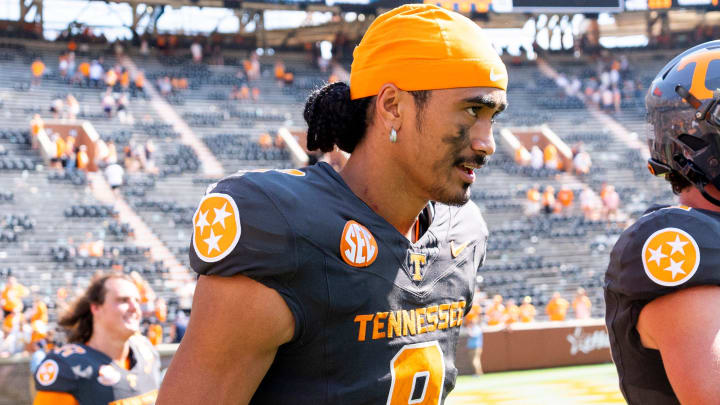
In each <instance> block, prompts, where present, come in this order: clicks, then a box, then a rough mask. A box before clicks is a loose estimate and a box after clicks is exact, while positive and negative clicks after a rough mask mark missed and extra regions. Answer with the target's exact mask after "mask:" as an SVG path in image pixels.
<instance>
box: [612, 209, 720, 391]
mask: <svg viewBox="0 0 720 405" xmlns="http://www.w3.org/2000/svg"><path fill="white" fill-rule="evenodd" d="M718 241H720V214H718V213H715V212H711V211H706V210H698V209H691V208H688V207H684V206H674V207H667V206H663V207H654V208H652V209H650V210H648V211H647V212H646V213H645V215H644V216H642V217H641V218H640V219H638V221H637V222H635V224H633V225H632V226H631V227H630V228H628V229H627V230H625V232H623V234H622V235H621V236H620V238H619V239H618V241H617V243H616V244H615V247H614V248H613V250H612V253H611V255H610V264H609V266H608V270H607V273H606V274H605V305H606V315H605V317H606V323H607V328H608V332H609V336H610V347H611V351H612V356H613V361H614V362H615V366H616V367H617V370H618V374H619V377H620V389H621V391H622V393H623V395H624V396H625V399H626V400H627V402H628V403H629V404H631V405H635V404H653V405H655V404H657V405H665V404H678V403H679V402H678V399H677V397H676V396H675V393H674V392H673V389H672V386H671V385H670V382H669V381H668V378H667V375H666V373H665V368H664V367H663V362H662V358H661V356H660V352H659V351H657V350H653V349H647V348H645V347H643V345H642V343H641V342H640V336H639V334H638V332H637V330H636V325H637V321H638V317H639V315H640V311H641V310H642V309H643V307H644V306H645V305H647V304H648V303H649V302H650V301H652V300H654V299H655V298H658V297H661V296H663V295H667V294H671V293H673V292H675V291H678V290H679V289H683V288H689V287H696V286H701V285H720V242H718Z"/></svg>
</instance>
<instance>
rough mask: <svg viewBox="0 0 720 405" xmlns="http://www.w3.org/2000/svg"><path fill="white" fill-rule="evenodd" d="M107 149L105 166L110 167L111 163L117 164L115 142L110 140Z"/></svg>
mask: <svg viewBox="0 0 720 405" xmlns="http://www.w3.org/2000/svg"><path fill="white" fill-rule="evenodd" d="M107 147H108V155H107V164H109V165H111V164H113V163H117V162H118V154H117V148H116V147H115V141H113V140H112V139H111V140H109V141H108V143H107Z"/></svg>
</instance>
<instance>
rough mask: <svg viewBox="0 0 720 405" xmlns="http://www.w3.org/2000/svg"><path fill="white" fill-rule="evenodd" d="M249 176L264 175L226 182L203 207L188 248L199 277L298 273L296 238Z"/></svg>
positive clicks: (214, 189) (237, 177) (199, 212)
mask: <svg viewBox="0 0 720 405" xmlns="http://www.w3.org/2000/svg"><path fill="white" fill-rule="evenodd" d="M251 175H255V177H258V175H260V174H259V173H253V174H246V175H243V176H234V177H230V178H227V179H224V180H222V181H221V182H219V183H218V184H217V185H216V186H215V187H214V188H212V190H211V191H210V192H209V193H207V194H206V195H205V197H204V198H203V199H202V201H201V202H200V204H199V207H198V209H197V211H196V213H195V215H194V216H193V235H192V240H191V246H190V265H191V267H192V268H193V270H194V271H195V272H197V273H198V274H204V275H220V276H232V275H235V274H243V275H246V276H248V277H251V278H255V279H259V278H267V277H280V278H282V277H292V275H293V274H294V273H295V270H296V266H297V264H296V252H295V249H296V243H295V236H294V234H293V232H292V231H291V229H290V226H289V224H288V221H287V220H286V217H285V215H286V213H283V212H280V210H279V209H278V208H277V206H276V205H275V204H274V202H273V201H272V200H271V199H270V198H269V197H268V195H267V194H266V193H265V192H264V191H263V190H262V188H261V187H260V186H259V185H258V184H257V183H256V182H255V181H253V180H250V179H249V178H248V177H251ZM308 214H309V213H308Z"/></svg>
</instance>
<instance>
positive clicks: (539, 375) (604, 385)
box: [445, 364, 625, 405]
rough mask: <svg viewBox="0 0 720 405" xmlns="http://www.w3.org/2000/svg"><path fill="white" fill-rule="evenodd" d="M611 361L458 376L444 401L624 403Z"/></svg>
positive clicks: (455, 403)
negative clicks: (597, 363) (587, 364)
mask: <svg viewBox="0 0 720 405" xmlns="http://www.w3.org/2000/svg"><path fill="white" fill-rule="evenodd" d="M624 403H625V401H624V400H623V397H622V394H620V390H619V389H618V383H617V373H616V372H615V366H614V365H612V364H600V365H592V366H580V367H563V368H550V369H544V370H529V371H512V372H506V373H491V374H485V375H482V376H462V377H459V378H458V381H457V385H456V386H455V390H453V392H452V393H451V394H450V395H449V396H448V398H447V401H445V404H447V405H466V404H473V405H481V404H482V405H484V404H488V405H491V404H502V405H548V404H552V405H581V404H624Z"/></svg>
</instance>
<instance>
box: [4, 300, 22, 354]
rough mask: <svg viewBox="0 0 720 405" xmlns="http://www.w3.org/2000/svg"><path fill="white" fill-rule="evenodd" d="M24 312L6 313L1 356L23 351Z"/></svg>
mask: <svg viewBox="0 0 720 405" xmlns="http://www.w3.org/2000/svg"><path fill="white" fill-rule="evenodd" d="M22 329H23V318H22V313H21V312H19V311H17V312H11V313H9V314H7V315H5V318H4V319H3V322H2V333H3V335H4V338H3V340H2V341H1V342H0V358H2V357H9V356H12V355H14V354H18V353H20V352H22V351H23V349H24V347H25V342H24V336H23V331H22Z"/></svg>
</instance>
